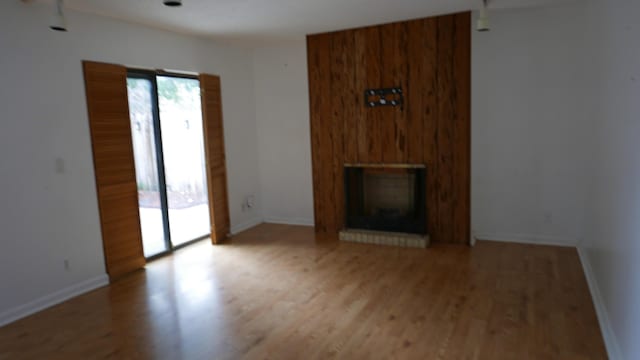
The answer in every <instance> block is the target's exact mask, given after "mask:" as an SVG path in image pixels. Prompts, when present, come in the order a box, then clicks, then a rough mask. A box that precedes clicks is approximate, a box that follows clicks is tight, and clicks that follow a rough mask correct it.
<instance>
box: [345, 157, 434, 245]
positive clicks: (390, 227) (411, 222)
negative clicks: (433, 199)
mask: <svg viewBox="0 0 640 360" xmlns="http://www.w3.org/2000/svg"><path fill="white" fill-rule="evenodd" d="M372 168H373V169H380V170H384V169H388V170H392V169H406V170H408V171H410V172H412V173H413V174H414V175H415V179H416V181H415V182H414V184H413V186H414V188H413V190H412V191H413V193H414V199H413V202H414V203H415V205H414V210H413V211H412V215H411V216H404V217H397V218H395V219H391V218H389V217H387V218H384V217H383V216H382V215H380V214H377V215H365V214H363V213H364V211H362V207H363V206H364V200H363V199H364V196H363V195H362V191H364V190H360V194H359V195H353V194H350V187H351V186H350V182H352V181H360V182H361V183H364V173H365V171H366V170H367V169H372ZM356 176H359V178H354V177H356ZM354 198H357V200H355V201H356V202H358V204H359V205H354V200H353V199H354ZM426 202H427V168H426V166H425V165H422V164H344V204H345V212H344V216H345V225H346V228H347V229H358V230H371V231H383V232H395V233H408V234H419V235H427V234H428V228H427V204H426ZM358 207H359V208H361V210H360V211H359V213H358V211H356V214H354V211H352V209H353V208H358Z"/></svg>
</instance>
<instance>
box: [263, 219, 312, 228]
mask: <svg viewBox="0 0 640 360" xmlns="http://www.w3.org/2000/svg"><path fill="white" fill-rule="evenodd" d="M264 222H266V223H271V224H283V225H303V226H314V225H315V221H314V220H313V219H306V218H278V217H266V218H264Z"/></svg>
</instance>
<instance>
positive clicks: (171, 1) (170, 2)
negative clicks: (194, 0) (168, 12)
mask: <svg viewBox="0 0 640 360" xmlns="http://www.w3.org/2000/svg"><path fill="white" fill-rule="evenodd" d="M163 4H165V5H166V6H169V7H180V6H182V0H163Z"/></svg>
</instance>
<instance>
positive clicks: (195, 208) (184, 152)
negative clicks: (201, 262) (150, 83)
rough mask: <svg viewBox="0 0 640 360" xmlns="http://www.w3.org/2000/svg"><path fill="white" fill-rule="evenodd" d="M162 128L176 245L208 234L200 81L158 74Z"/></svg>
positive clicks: (172, 237) (172, 235)
mask: <svg viewBox="0 0 640 360" xmlns="http://www.w3.org/2000/svg"><path fill="white" fill-rule="evenodd" d="M157 79H158V94H159V95H160V96H159V99H160V102H159V108H160V128H161V130H162V149H163V153H164V167H165V173H166V180H167V203H168V207H169V228H170V230H171V243H172V244H173V246H177V245H181V244H184V243H186V242H189V241H192V240H193V239H197V238H201V237H203V236H207V235H209V232H210V231H211V226H210V221H209V201H208V198H207V173H206V168H205V156H204V132H203V127H202V106H201V104H200V82H199V81H198V80H196V79H188V78H177V77H171V76H158V78H157Z"/></svg>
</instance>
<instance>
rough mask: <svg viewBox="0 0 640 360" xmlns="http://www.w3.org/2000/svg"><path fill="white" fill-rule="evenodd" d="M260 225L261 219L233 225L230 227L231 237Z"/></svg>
mask: <svg viewBox="0 0 640 360" xmlns="http://www.w3.org/2000/svg"><path fill="white" fill-rule="evenodd" d="M262 223H263V221H262V218H260V217H258V218H255V219H251V220H247V221H245V222H243V223H240V224H237V225H234V226H232V227H231V235H236V234H238V233H241V232H243V231H245V230H248V229H251V228H252V227H254V226H257V225H260V224H262Z"/></svg>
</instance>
